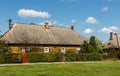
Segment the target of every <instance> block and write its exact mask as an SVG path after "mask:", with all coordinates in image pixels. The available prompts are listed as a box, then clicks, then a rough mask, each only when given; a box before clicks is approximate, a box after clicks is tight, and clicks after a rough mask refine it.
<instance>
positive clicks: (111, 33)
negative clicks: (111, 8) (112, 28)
mask: <svg viewBox="0 0 120 76" xmlns="http://www.w3.org/2000/svg"><path fill="white" fill-rule="evenodd" d="M110 40H113V32H110Z"/></svg>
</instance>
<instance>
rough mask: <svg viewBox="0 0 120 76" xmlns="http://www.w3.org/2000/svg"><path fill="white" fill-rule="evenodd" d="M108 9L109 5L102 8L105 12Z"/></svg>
mask: <svg viewBox="0 0 120 76" xmlns="http://www.w3.org/2000/svg"><path fill="white" fill-rule="evenodd" d="M108 10H109V8H108V6H105V7H104V8H102V9H101V11H103V12H106V11H108Z"/></svg>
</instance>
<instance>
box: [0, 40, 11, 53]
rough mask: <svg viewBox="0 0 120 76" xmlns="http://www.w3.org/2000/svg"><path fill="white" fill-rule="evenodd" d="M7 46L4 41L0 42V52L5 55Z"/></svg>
mask: <svg viewBox="0 0 120 76" xmlns="http://www.w3.org/2000/svg"><path fill="white" fill-rule="evenodd" d="M8 50H9V46H8V43H7V42H6V41H5V40H0V52H1V53H5V52H8Z"/></svg>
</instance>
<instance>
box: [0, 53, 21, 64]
mask: <svg viewBox="0 0 120 76" xmlns="http://www.w3.org/2000/svg"><path fill="white" fill-rule="evenodd" d="M21 58H22V57H21V54H15V53H1V54H0V63H21V61H22V59H21Z"/></svg>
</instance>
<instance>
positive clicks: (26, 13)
mask: <svg viewBox="0 0 120 76" xmlns="http://www.w3.org/2000/svg"><path fill="white" fill-rule="evenodd" d="M17 13H18V15H19V16H20V17H24V18H26V17H40V18H49V17H50V14H49V13H48V12H44V11H35V10H33V9H20V10H19V11H18V12H17Z"/></svg>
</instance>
